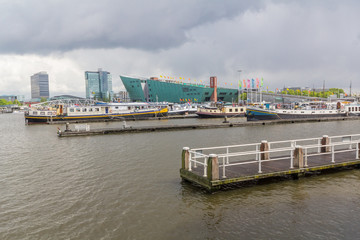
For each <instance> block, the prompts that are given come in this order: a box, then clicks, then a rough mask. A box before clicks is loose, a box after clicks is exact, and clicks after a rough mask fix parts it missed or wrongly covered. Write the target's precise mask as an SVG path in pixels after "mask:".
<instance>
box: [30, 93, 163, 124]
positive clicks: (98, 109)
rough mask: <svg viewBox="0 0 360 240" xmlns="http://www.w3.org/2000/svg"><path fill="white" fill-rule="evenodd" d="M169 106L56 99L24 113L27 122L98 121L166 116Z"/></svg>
mask: <svg viewBox="0 0 360 240" xmlns="http://www.w3.org/2000/svg"><path fill="white" fill-rule="evenodd" d="M167 112H168V109H167V107H161V106H152V105H150V104H148V103H103V102H92V103H90V102H89V101H88V102H86V101H85V102H84V101H80V100H78V99H77V100H73V101H71V100H68V101H67V102H64V101H63V100H56V101H50V102H45V103H41V104H37V105H33V106H31V108H29V110H27V111H26V112H25V114H24V116H25V121H26V123H49V122H56V121H96V120H100V119H105V120H106V119H124V118H125V119H129V118H130V119H146V118H149V117H158V116H166V115H167Z"/></svg>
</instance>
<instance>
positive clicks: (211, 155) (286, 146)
mask: <svg viewBox="0 0 360 240" xmlns="http://www.w3.org/2000/svg"><path fill="white" fill-rule="evenodd" d="M359 143H360V134H355V135H346V136H345V135H344V136H334V137H328V136H323V137H321V138H308V139H297V140H288V141H277V142H267V141H262V142H261V143H255V144H243V145H233V146H221V147H211V148H197V149H190V148H187V147H185V148H184V149H183V152H182V168H181V169H180V176H181V177H182V179H184V180H186V181H189V182H192V183H196V184H197V185H199V186H201V187H203V188H205V189H207V190H209V191H213V190H218V189H221V188H223V187H226V186H229V185H235V184H241V183H248V182H250V181H257V180H260V179H269V178H276V177H284V178H285V177H292V178H298V177H299V176H304V175H306V174H309V173H313V172H316V173H320V172H323V171H326V170H332V169H333V170H335V169H336V170H339V169H342V168H344V167H354V166H359V165H360V159H359V148H360V146H359Z"/></svg>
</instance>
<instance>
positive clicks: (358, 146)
mask: <svg viewBox="0 0 360 240" xmlns="http://www.w3.org/2000/svg"><path fill="white" fill-rule="evenodd" d="M359 151H360V142H358V143H356V159H359Z"/></svg>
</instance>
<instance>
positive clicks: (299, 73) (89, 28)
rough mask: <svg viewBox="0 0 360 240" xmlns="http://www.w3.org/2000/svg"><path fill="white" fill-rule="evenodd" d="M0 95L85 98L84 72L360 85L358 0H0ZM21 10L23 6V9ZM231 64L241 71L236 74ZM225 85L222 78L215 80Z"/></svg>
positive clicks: (273, 84) (115, 77) (272, 84)
mask: <svg viewBox="0 0 360 240" xmlns="http://www.w3.org/2000/svg"><path fill="white" fill-rule="evenodd" d="M0 3H1V8H0V16H1V18H2V21H0V27H1V29H2V31H1V33H0V68H1V73H2V74H1V81H0V95H5V94H16V95H25V97H26V98H30V96H31V88H30V82H29V78H30V76H32V75H33V74H34V73H37V72H41V71H46V72H47V73H48V74H49V79H50V83H49V85H50V95H51V96H55V95H60V94H70V95H77V96H81V97H85V71H92V70H96V69H98V68H103V69H106V70H107V71H109V72H110V73H111V75H112V81H113V91H114V92H118V91H119V90H122V89H123V86H122V83H121V80H120V77H119V75H127V76H133V77H138V76H140V77H152V76H154V77H159V76H160V75H165V76H172V77H177V78H178V77H186V78H187V79H188V78H190V79H192V80H195V79H196V80H197V81H200V80H201V81H205V82H209V79H210V76H217V78H218V84H219V85H220V86H223V87H233V88H235V87H236V86H237V84H238V80H239V79H241V80H242V79H248V78H250V79H251V78H256V77H258V78H264V87H265V89H266V87H269V90H274V89H275V88H282V87H283V86H287V87H297V86H301V87H315V88H321V87H322V86H323V82H324V81H325V84H326V88H330V87H334V88H343V89H344V90H345V91H346V92H349V88H350V82H352V92H353V93H354V92H355V93H356V92H359V91H360V81H359V79H360V69H359V67H358V65H359V62H360V61H359V60H360V28H359V26H358V23H359V22H360V15H359V14H358V13H359V12H360V2H358V1H354V0H348V1H346V0H345V1H333V0H330V1H325V0H320V1H310V0H305V1H294V0H288V1H284V0H269V1H268V0H259V1H253V0H244V1H236V0H227V1H208V0H184V1H171V0H170V1H169V0H155V1H144V0H133V1H122V0H120V1H119V0H104V1H101V2H94V1H85V0H79V1H70V0H62V1H55V0H49V1H42V0H27V1H22V0H0ZM30 10H31V11H30ZM239 70H241V72H239ZM225 83H226V85H225Z"/></svg>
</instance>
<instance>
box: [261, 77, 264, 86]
mask: <svg viewBox="0 0 360 240" xmlns="http://www.w3.org/2000/svg"><path fill="white" fill-rule="evenodd" d="M261 86H264V79H263V78H261Z"/></svg>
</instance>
